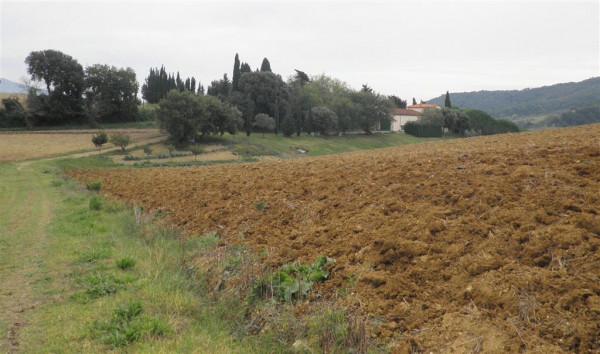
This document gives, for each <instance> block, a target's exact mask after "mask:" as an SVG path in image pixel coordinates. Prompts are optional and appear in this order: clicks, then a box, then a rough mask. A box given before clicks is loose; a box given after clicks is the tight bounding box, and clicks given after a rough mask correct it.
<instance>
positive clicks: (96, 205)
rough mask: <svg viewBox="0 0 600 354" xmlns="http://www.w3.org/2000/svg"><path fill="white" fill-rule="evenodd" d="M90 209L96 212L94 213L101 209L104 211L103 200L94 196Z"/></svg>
mask: <svg viewBox="0 0 600 354" xmlns="http://www.w3.org/2000/svg"><path fill="white" fill-rule="evenodd" d="M89 207H90V210H94V211H99V210H100V209H102V198H100V197H98V196H93V197H92V198H91V199H90V204H89Z"/></svg>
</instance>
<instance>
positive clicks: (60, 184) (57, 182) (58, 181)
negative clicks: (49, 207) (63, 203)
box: [50, 180, 63, 187]
mask: <svg viewBox="0 0 600 354" xmlns="http://www.w3.org/2000/svg"><path fill="white" fill-rule="evenodd" d="M62 184H63V182H62V181H60V180H54V181H52V182H50V185H51V186H52V187H60V186H62Z"/></svg>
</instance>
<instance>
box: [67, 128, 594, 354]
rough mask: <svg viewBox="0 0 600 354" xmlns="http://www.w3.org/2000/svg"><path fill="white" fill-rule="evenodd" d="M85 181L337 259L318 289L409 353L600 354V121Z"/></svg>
mask: <svg viewBox="0 0 600 354" xmlns="http://www.w3.org/2000/svg"><path fill="white" fill-rule="evenodd" d="M75 177H76V178H79V179H81V180H97V179H100V180H102V182H103V190H104V191H105V192H106V193H108V194H110V195H112V196H114V197H118V198H122V199H125V200H127V201H130V202H132V203H136V204H138V205H144V206H146V207H148V208H150V209H153V210H156V209H161V210H164V211H166V212H168V215H170V218H171V219H172V221H173V222H174V223H176V224H177V225H179V226H181V227H183V228H184V229H185V230H187V231H189V233H190V235H199V234H203V233H205V232H208V231H213V230H217V231H218V232H219V233H220V234H221V235H222V237H223V238H224V239H225V241H226V242H230V243H242V244H244V245H247V246H249V247H251V248H253V249H254V250H256V251H258V252H260V251H263V250H265V249H266V250H267V251H268V252H269V255H270V256H269V261H270V262H271V263H272V265H273V266H277V265H281V264H284V263H288V262H291V261H294V260H302V261H313V260H314V259H315V258H316V257H317V256H319V255H327V256H329V257H332V258H335V260H336V265H335V268H334V270H333V274H332V278H331V279H330V280H328V281H327V282H325V283H323V284H322V285H321V286H320V288H319V289H318V291H319V292H320V293H321V294H323V295H324V296H325V297H326V298H330V299H337V300H336V301H337V302H338V303H340V304H343V305H346V306H347V307H348V308H351V309H353V310H355V311H357V312H362V313H363V314H367V315H369V317H370V319H371V324H372V333H373V334H374V335H376V336H378V337H380V338H387V340H389V341H390V342H391V343H394V345H395V346H396V349H397V350H399V351H400V350H408V351H410V350H412V351H417V350H424V349H427V350H433V351H435V352H469V351H473V352H479V351H484V352H518V351H519V350H524V349H528V350H532V351H534V352H546V353H548V352H561V351H572V352H573V351H574V352H577V351H579V352H597V351H600V215H599V213H600V125H595V126H586V127H580V128H574V129H562V130H553V131H545V132H539V133H524V134H518V135H503V136H494V137H482V138H473V139H462V140H454V141H450V142H439V143H430V144H422V145H412V146H406V147H400V148H391V149H382V150H377V151H369V152H361V153H351V154H345V155H338V156H329V157H323V158H310V159H309V158H307V159H300V160H292V161H280V162H265V163H257V164H246V165H231V166H213V167H204V168H196V169H143V170H114V171H87V172H79V173H75ZM257 205H258V206H259V207H257ZM343 288H350V291H351V292H353V293H355V294H356V297H354V296H351V297H349V296H340V295H339V292H340V290H341V289H343ZM356 298H357V299H358V300H356Z"/></svg>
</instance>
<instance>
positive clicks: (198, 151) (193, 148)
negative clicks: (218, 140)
mask: <svg viewBox="0 0 600 354" xmlns="http://www.w3.org/2000/svg"><path fill="white" fill-rule="evenodd" d="M190 151H191V152H192V154H194V160H196V159H197V158H198V155H200V154H202V153H203V152H204V149H203V148H202V146H200V145H196V144H194V145H192V146H191V147H190Z"/></svg>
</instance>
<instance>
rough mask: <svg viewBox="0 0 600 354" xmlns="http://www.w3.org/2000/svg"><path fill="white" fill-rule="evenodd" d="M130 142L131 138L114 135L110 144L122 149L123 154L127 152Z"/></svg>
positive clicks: (123, 135) (124, 135)
mask: <svg viewBox="0 0 600 354" xmlns="http://www.w3.org/2000/svg"><path fill="white" fill-rule="evenodd" d="M130 141H131V138H130V137H129V135H126V134H114V135H111V137H110V142H111V143H112V144H113V145H115V146H118V147H120V148H121V151H122V152H125V149H126V148H127V145H129V142H130Z"/></svg>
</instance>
